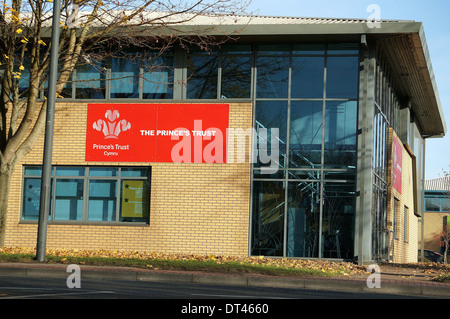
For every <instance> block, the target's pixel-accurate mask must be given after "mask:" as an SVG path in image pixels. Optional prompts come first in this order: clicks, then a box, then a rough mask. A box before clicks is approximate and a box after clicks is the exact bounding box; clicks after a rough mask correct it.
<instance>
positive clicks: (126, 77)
mask: <svg viewBox="0 0 450 319" xmlns="http://www.w3.org/2000/svg"><path fill="white" fill-rule="evenodd" d="M138 61H139V59H137V56H136V55H133V54H129V55H126V56H123V57H117V58H112V59H111V81H110V83H111V84H110V85H111V98H138V97H139V63H138Z"/></svg>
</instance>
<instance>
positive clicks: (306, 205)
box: [250, 44, 359, 259]
mask: <svg viewBox="0 0 450 319" xmlns="http://www.w3.org/2000/svg"><path fill="white" fill-rule="evenodd" d="M255 56H256V60H255V67H256V85H255V93H254V105H255V110H254V113H255V129H256V132H257V137H256V145H257V149H258V151H259V153H258V154H257V158H256V159H255V161H254V164H253V190H252V194H253V195H252V227H251V243H250V246H251V247H250V250H251V251H250V253H251V254H252V255H266V256H286V257H318V258H339V259H352V258H353V241H354V208H355V174H356V156H357V154H356V150H357V148H356V141H357V138H356V137H357V136H356V135H357V113H358V104H357V99H358V84H359V71H358V66H359V50H358V44H328V45H326V44H311V45H309V44H308V45H292V46H291V45H286V46H283V45H274V46H271V45H261V46H259V47H258V48H257V52H256V55H255ZM261 132H264V135H263V137H264V138H261ZM274 144H275V145H274ZM272 147H275V148H278V151H279V156H278V158H277V160H276V161H275V162H276V163H275V164H276V165H275V168H276V170H275V172H274V171H273V170H269V171H266V170H264V169H265V168H267V167H268V166H269V165H271V167H272V168H273V167H274V166H273V164H274V163H273V162H271V163H267V162H265V161H263V160H262V156H261V150H262V149H268V150H271V149H272ZM268 172H269V173H268Z"/></svg>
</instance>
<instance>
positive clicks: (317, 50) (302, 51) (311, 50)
mask: <svg viewBox="0 0 450 319" xmlns="http://www.w3.org/2000/svg"><path fill="white" fill-rule="evenodd" d="M292 53H293V54H295V55H325V44H294V47H293V48H292Z"/></svg>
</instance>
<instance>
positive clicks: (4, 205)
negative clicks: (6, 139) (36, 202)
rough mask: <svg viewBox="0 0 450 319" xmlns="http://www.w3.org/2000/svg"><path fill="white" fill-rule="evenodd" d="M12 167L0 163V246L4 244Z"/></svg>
mask: <svg viewBox="0 0 450 319" xmlns="http://www.w3.org/2000/svg"><path fill="white" fill-rule="evenodd" d="M11 174H12V169H11V168H10V167H8V166H7V165H5V164H4V163H0V247H3V246H4V244H5V233H6V213H7V211H8V198H9V187H10V181H11Z"/></svg>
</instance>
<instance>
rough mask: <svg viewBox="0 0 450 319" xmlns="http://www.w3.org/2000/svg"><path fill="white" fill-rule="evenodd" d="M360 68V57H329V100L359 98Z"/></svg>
mask: <svg viewBox="0 0 450 319" xmlns="http://www.w3.org/2000/svg"><path fill="white" fill-rule="evenodd" d="M358 67H359V65H358V57H328V59H327V82H326V83H327V98H346V99H355V98H357V97H358Z"/></svg>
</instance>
